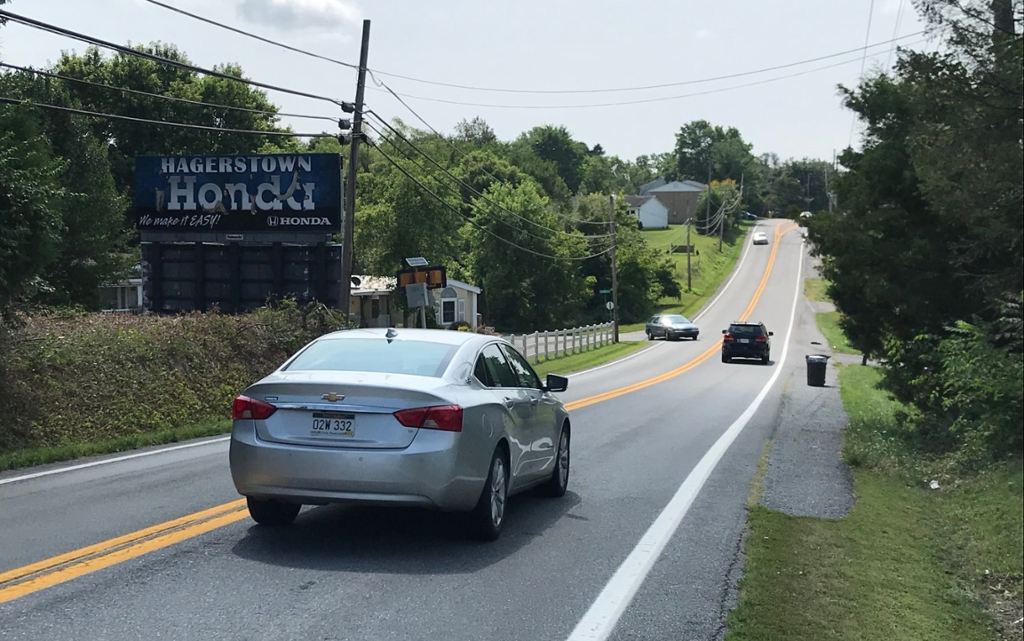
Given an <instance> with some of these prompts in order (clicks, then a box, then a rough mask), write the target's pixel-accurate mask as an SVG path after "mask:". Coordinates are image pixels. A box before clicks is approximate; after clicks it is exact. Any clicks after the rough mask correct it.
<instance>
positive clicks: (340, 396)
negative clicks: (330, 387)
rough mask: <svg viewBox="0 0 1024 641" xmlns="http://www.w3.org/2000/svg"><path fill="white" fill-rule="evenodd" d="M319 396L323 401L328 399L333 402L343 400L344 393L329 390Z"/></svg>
mask: <svg viewBox="0 0 1024 641" xmlns="http://www.w3.org/2000/svg"><path fill="white" fill-rule="evenodd" d="M320 398H322V399H324V400H325V401H330V402H332V403H334V402H337V401H343V400H345V395H344V394H335V393H334V392H331V393H330V394H324V395H323V396H321V397H320Z"/></svg>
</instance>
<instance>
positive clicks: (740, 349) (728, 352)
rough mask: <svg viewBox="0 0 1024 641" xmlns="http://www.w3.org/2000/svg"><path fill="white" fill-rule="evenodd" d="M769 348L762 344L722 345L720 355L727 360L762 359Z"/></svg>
mask: <svg viewBox="0 0 1024 641" xmlns="http://www.w3.org/2000/svg"><path fill="white" fill-rule="evenodd" d="M768 350H769V347H768V346H767V345H766V344H764V343H749V344H744V343H723V344H722V355H723V356H728V357H729V358H764V357H765V356H766V355H767V354H768Z"/></svg>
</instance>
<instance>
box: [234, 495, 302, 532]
mask: <svg viewBox="0 0 1024 641" xmlns="http://www.w3.org/2000/svg"><path fill="white" fill-rule="evenodd" d="M245 501H246V503H247V504H248V506H249V516H251V517H252V520H253V521H256V522H257V523H259V524H260V525H266V526H269V527H281V526H284V525H291V524H292V523H293V522H294V521H295V517H297V516H298V515H299V510H301V509H302V506H301V505H299V504H298V503H283V502H281V501H274V500H262V499H254V498H252V497H251V496H247V497H245Z"/></svg>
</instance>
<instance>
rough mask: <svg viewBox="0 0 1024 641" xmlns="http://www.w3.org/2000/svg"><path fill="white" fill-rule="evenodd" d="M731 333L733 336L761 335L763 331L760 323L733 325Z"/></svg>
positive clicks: (730, 328)
mask: <svg viewBox="0 0 1024 641" xmlns="http://www.w3.org/2000/svg"><path fill="white" fill-rule="evenodd" d="M729 333H730V334H732V335H733V336H760V335H761V333H762V332H761V326H760V325H732V326H731V327H729Z"/></svg>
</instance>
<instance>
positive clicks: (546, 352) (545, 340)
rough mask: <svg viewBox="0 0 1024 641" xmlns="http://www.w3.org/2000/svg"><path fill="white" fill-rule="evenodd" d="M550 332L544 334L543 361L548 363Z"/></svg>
mask: <svg viewBox="0 0 1024 641" xmlns="http://www.w3.org/2000/svg"><path fill="white" fill-rule="evenodd" d="M550 334H551V332H544V360H545V361H548V360H550V359H551V357H550V356H549V355H548V336H549V335H550Z"/></svg>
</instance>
